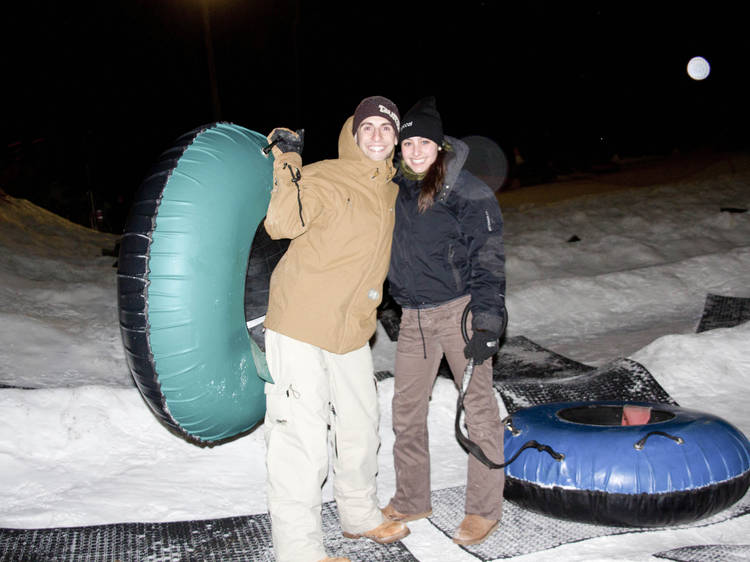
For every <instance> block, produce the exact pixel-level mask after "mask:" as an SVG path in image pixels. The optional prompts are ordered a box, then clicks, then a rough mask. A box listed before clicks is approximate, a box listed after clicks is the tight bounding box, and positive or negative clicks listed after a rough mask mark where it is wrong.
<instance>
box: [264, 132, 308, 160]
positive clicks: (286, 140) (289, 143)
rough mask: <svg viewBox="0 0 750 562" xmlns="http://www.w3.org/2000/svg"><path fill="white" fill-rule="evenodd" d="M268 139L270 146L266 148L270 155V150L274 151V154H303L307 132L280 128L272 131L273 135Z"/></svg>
mask: <svg viewBox="0 0 750 562" xmlns="http://www.w3.org/2000/svg"><path fill="white" fill-rule="evenodd" d="M267 138H268V142H269V145H268V147H266V153H268V150H270V149H273V152H274V154H279V153H282V154H283V153H285V152H296V153H297V154H302V147H303V146H304V144H305V130H304V129H300V130H299V131H297V132H295V131H292V130H291V129H284V128H282V127H279V128H277V129H274V130H273V131H271V134H270V135H268V137H267Z"/></svg>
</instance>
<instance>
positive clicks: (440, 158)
mask: <svg viewBox="0 0 750 562" xmlns="http://www.w3.org/2000/svg"><path fill="white" fill-rule="evenodd" d="M444 179H445V149H442V150H440V151H439V152H438V153H437V158H435V161H434V162H433V163H432V166H430V169H429V170H427V173H426V174H425V176H424V179H423V180H422V189H421V191H420V192H419V200H418V205H417V207H418V209H419V212H420V213H424V212H425V211H426V210H427V209H429V208H430V207H431V206H432V204H433V203H434V202H435V196H436V195H437V194H438V193H439V192H440V190H441V189H442V188H443V180H444Z"/></svg>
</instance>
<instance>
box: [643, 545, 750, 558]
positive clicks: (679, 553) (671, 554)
mask: <svg viewBox="0 0 750 562" xmlns="http://www.w3.org/2000/svg"><path fill="white" fill-rule="evenodd" d="M654 556H655V557H656V558H663V559H665V560H676V561H678V562H740V561H745V562H747V560H750V544H705V545H704V544H698V545H694V546H683V547H680V548H673V549H672V550H665V551H663V552H657V553H656V554H654Z"/></svg>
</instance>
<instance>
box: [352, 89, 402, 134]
mask: <svg viewBox="0 0 750 562" xmlns="http://www.w3.org/2000/svg"><path fill="white" fill-rule="evenodd" d="M374 115H376V116H378V117H385V118H386V119H388V121H390V122H391V124H392V125H393V127H394V128H395V129H396V131H398V130H399V128H400V127H401V120H400V116H399V114H398V107H396V104H395V103H393V102H392V101H391V100H389V99H388V98H384V97H383V96H370V97H369V98H365V99H363V100H362V101H361V102H359V105H358V106H357V109H356V110H354V122H353V123H352V134H353V135H356V134H357V130H358V129H359V126H360V125H361V124H362V121H364V120H365V119H367V118H368V117H372V116H374Z"/></svg>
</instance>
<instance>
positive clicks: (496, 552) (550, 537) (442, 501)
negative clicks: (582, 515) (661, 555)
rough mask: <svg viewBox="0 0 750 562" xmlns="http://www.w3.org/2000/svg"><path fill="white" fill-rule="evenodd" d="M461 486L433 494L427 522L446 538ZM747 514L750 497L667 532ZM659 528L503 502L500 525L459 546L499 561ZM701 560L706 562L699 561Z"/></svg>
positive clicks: (460, 501)
mask: <svg viewBox="0 0 750 562" xmlns="http://www.w3.org/2000/svg"><path fill="white" fill-rule="evenodd" d="M464 497H465V488H464V486H457V487H455V488H446V489H443V490H436V491H434V492H433V493H432V516H431V517H429V521H430V523H432V524H433V525H434V526H435V527H437V528H438V529H439V530H440V531H442V532H443V533H444V534H445V535H446V536H447V537H450V536H452V534H453V531H454V530H455V528H456V527H458V525H459V524H460V523H461V519H463V516H464ZM748 514H750V496H748V495H745V497H744V498H743V499H741V500H740V501H739V502H737V503H736V504H734V505H733V506H732V507H730V508H729V509H726V510H724V511H722V512H721V513H717V514H716V515H714V516H713V517H708V518H706V519H702V520H701V521H697V522H695V523H692V524H689V525H674V526H670V527H669V529H691V528H699V527H705V526H708V525H713V524H715V523H720V522H722V521H726V520H728V519H733V518H735V517H742V516H744V515H748ZM654 532H659V529H658V528H652V527H649V528H633V527H609V526H603V525H592V524H588V523H577V522H575V521H566V520H563V519H556V518H554V517H549V516H547V515H542V514H540V513H535V512H533V511H529V510H526V509H523V508H521V507H518V506H517V505H515V504H513V503H512V502H510V501H505V502H504V503H503V518H502V521H501V522H500V526H499V527H498V529H497V531H495V532H494V533H493V534H492V535H490V537H489V538H488V539H487V540H486V541H485V542H483V543H482V544H478V545H474V546H467V547H462V548H464V550H466V552H468V553H470V554H472V555H474V556H475V557H477V558H478V559H479V560H498V559H504V558H512V557H514V556H521V555H524V554H531V553H534V552H540V551H543V550H548V549H550V548H555V547H557V546H560V545H563V544H568V543H574V542H580V541H584V540H588V539H593V538H596V537H604V536H611V535H623V534H628V533H654ZM701 560H708V559H707V558H701Z"/></svg>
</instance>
